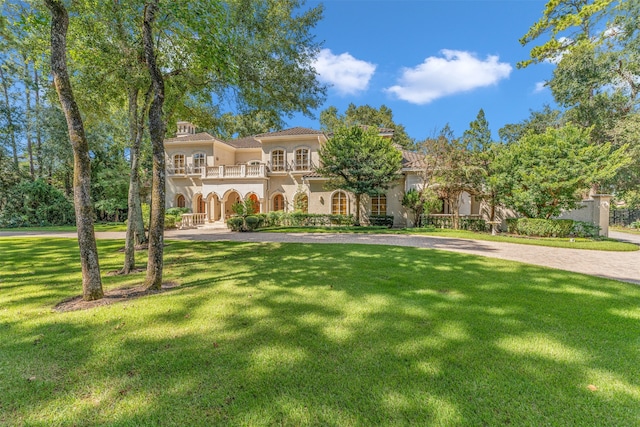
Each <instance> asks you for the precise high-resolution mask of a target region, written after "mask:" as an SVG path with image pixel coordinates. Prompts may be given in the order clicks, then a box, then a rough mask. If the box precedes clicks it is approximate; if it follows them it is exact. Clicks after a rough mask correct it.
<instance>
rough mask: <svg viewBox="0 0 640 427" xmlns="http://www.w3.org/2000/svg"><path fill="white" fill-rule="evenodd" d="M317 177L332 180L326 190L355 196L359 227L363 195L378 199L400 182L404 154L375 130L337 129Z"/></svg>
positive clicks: (323, 149)
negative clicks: (340, 190) (398, 180)
mask: <svg viewBox="0 0 640 427" xmlns="http://www.w3.org/2000/svg"><path fill="white" fill-rule="evenodd" d="M320 162H321V166H320V167H319V168H318V173H320V174H321V175H323V176H325V177H327V178H329V181H328V182H327V188H330V189H336V188H340V189H343V190H346V191H350V192H352V193H353V194H354V195H355V196H356V221H355V222H356V224H359V223H360V200H361V198H362V195H364V194H366V195H369V196H375V195H378V194H380V193H381V192H382V191H384V190H386V189H387V188H389V185H390V184H391V183H392V182H393V181H395V180H396V179H398V177H399V171H400V168H401V167H402V153H401V152H400V150H398V149H397V148H396V147H394V146H393V143H392V142H391V140H390V139H389V138H385V137H382V136H380V135H379V134H378V129H377V128H373V127H368V128H365V127H362V126H351V127H342V128H339V129H337V130H336V131H335V132H334V134H333V136H332V137H331V138H329V140H328V141H327V143H326V144H325V145H323V146H322V147H321V148H320Z"/></svg>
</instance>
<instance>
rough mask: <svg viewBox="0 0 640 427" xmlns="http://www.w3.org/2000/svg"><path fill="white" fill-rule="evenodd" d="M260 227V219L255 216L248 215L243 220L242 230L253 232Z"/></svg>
mask: <svg viewBox="0 0 640 427" xmlns="http://www.w3.org/2000/svg"><path fill="white" fill-rule="evenodd" d="M259 225H260V218H259V217H257V216H255V215H249V216H248V217H246V218H244V229H245V230H246V231H254V230H255V229H256V228H258V226H259Z"/></svg>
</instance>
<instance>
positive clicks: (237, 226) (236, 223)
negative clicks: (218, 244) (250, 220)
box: [227, 216, 244, 231]
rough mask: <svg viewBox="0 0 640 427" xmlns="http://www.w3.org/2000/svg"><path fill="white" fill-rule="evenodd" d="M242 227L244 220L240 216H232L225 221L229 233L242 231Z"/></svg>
mask: <svg viewBox="0 0 640 427" xmlns="http://www.w3.org/2000/svg"><path fill="white" fill-rule="evenodd" d="M243 225H244V219H243V218H242V217H241V216H232V217H231V218H228V219H227V227H229V228H230V229H231V231H242V226H243Z"/></svg>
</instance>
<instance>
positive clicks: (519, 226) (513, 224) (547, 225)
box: [507, 218, 600, 237]
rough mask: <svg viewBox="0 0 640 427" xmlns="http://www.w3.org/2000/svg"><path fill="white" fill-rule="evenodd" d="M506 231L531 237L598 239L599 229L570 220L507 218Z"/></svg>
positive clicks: (585, 223)
mask: <svg viewBox="0 0 640 427" xmlns="http://www.w3.org/2000/svg"><path fill="white" fill-rule="evenodd" d="M507 231H508V232H509V233H511V234H519V235H522V236H532V237H598V234H599V231H600V227H598V226H597V225H594V224H591V223H589V222H583V221H574V220H572V219H542V218H508V219H507Z"/></svg>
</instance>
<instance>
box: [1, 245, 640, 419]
mask: <svg viewBox="0 0 640 427" xmlns="http://www.w3.org/2000/svg"><path fill="white" fill-rule="evenodd" d="M166 265H167V267H168V268H167V272H166V276H167V279H168V280H172V279H175V280H179V281H180V283H181V287H180V288H179V289H177V290H176V291H175V292H172V293H171V294H167V295H157V296H154V297H152V298H150V299H147V300H144V299H141V300H135V301H131V302H127V303H126V304H124V305H120V306H116V305H114V306H110V307H103V308H99V309H97V310H94V311H93V312H85V313H64V314H58V313H48V314H46V315H44V316H40V317H38V316H36V315H35V314H33V315H31V316H30V317H28V318H20V319H17V320H11V319H7V318H6V317H5V316H2V317H0V319H3V322H2V324H0V337H2V341H1V342H2V344H0V350H1V353H2V355H3V356H6V358H5V357H2V358H0V360H5V362H0V373H3V372H6V373H8V377H9V378H10V379H9V381H8V382H7V383H6V384H5V382H4V381H2V382H0V383H2V384H3V385H2V386H0V396H2V399H0V412H3V413H7V414H10V415H8V417H9V418H7V419H8V423H11V422H13V421H16V422H23V423H27V424H29V423H32V424H37V423H39V421H37V420H39V419H41V418H38V417H44V418H45V419H49V420H53V422H54V423H58V424H82V423H86V424H109V425H152V424H162V425H187V424H188V425H272V424H284V425H379V424H386V425H389V424H391V425H395V424H400V425H469V424H470V425H496V424H498V425H504V424H516V425H539V424H554V425H632V424H633V422H634V421H636V420H637V419H638V415H640V412H639V411H640V409H638V406H637V402H638V399H639V398H640V381H639V378H640V372H638V370H639V368H638V363H637V362H638V360H639V355H638V342H637V331H638V329H637V322H638V316H640V312H639V311H638V307H639V306H640V290H638V288H637V287H634V286H632V285H628V284H623V283H617V282H611V281H604V280H601V279H595V278H591V277H587V276H582V275H577V274H570V273H566V272H561V271H557V270H551V269H543V268H538V267H533V266H528V265H524V264H519V263H514V262H507V261H497V260H490V259H484V258H479V257H474V256H469V255H463V254H456V253H451V252H444V251H434V250H425V249H416V248H405V247H392V246H361V245H311V244H266V243H194V242H181V243H175V244H174V243H172V244H171V245H170V246H168V247H167V254H166ZM3 285H4V282H0V289H3ZM60 286H63V285H60ZM53 297H54V295H48V296H47V297H46V298H45V297H43V300H44V299H48V300H49V301H50V300H51V299H52V298H53ZM43 300H39V301H43ZM36 302H37V301H29V302H28V304H36ZM0 313H1V311H0ZM11 313H14V311H11ZM6 360H9V361H10V363H7V362H6ZM635 374H638V375H635ZM31 376H35V379H34V380H32V381H30V380H29V378H31ZM589 385H595V386H596V388H597V390H596V391H592V390H590V389H588V386H589ZM1 402H4V403H1ZM11 402H21V403H19V404H13V403H11ZM63 404H64V408H60V407H61V406H63ZM53 408H59V409H58V412H57V413H58V415H57V416H55V418H47V417H51V415H48V414H49V413H50V412H49V411H53ZM51 413H55V411H53V412H51ZM0 419H1V418H0ZM83 420H85V421H83Z"/></svg>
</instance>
